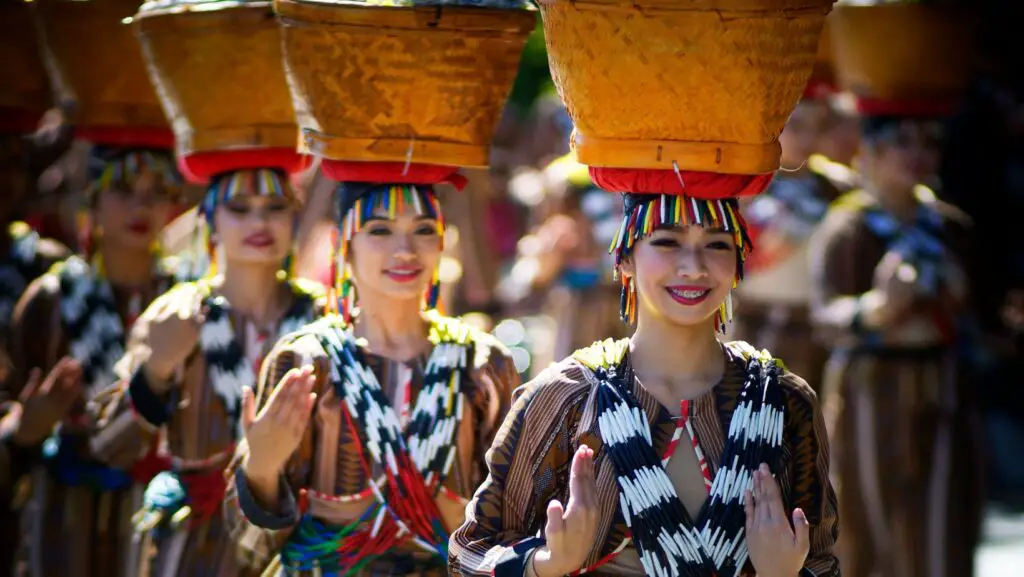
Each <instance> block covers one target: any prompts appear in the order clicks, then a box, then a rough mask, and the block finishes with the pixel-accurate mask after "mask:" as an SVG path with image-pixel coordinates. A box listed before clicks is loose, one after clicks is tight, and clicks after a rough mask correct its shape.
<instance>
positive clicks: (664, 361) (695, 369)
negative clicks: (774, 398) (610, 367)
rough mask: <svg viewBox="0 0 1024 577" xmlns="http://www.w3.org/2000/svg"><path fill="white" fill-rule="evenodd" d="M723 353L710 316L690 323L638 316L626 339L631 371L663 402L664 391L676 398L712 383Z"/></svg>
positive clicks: (690, 395) (699, 392)
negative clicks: (686, 324) (696, 322)
mask: <svg viewBox="0 0 1024 577" xmlns="http://www.w3.org/2000/svg"><path fill="white" fill-rule="evenodd" d="M723 355H724V353H723V351H722V346H721V344H720V343H719V342H718V338H717V336H716V333H715V329H714V325H713V321H712V320H710V319H709V320H708V322H707V323H702V324H699V325H694V326H682V325H678V324H675V323H670V322H667V321H661V320H658V319H646V320H645V319H640V320H639V321H638V322H637V327H636V331H635V332H634V333H633V336H632V338H631V339H630V362H631V364H632V366H633V371H634V372H635V373H636V374H637V377H638V378H639V379H640V381H641V382H643V383H645V385H644V386H645V388H648V390H649V391H651V392H652V393H654V394H655V396H656V397H659V400H662V402H663V403H664V402H665V401H664V400H663V399H662V397H663V396H665V395H667V396H670V397H671V398H672V400H673V401H676V402H678V401H679V400H682V399H692V398H695V397H697V396H700V395H702V394H704V393H705V392H707V391H708V390H709V389H710V388H711V387H713V386H714V385H716V384H717V383H718V381H719V380H720V379H721V377H722V371H723V370H724V367H725V363H724V356H723ZM659 390H660V391H661V392H663V393H664V395H659V394H657V392H658V391H659ZM667 406H671V405H667Z"/></svg>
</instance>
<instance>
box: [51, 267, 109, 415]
mask: <svg viewBox="0 0 1024 577" xmlns="http://www.w3.org/2000/svg"><path fill="white" fill-rule="evenodd" d="M57 278H58V281H59V284H60V314H61V320H62V322H63V324H64V334H65V336H66V338H67V341H68V353H69V356H71V358H73V359H75V360H76V361H78V362H79V363H80V364H81V366H82V382H83V384H84V385H85V390H86V394H87V395H88V396H91V394H92V393H94V392H96V391H97V390H98V389H100V388H102V387H106V386H108V385H110V384H111V383H113V382H115V381H116V380H117V376H116V375H115V373H114V364H115V363H117V361H118V360H120V358H121V357H122V356H123V355H124V341H125V330H124V323H122V322H121V316H120V314H118V311H117V301H116V300H115V299H114V290H113V288H111V286H110V283H109V282H108V281H107V280H106V279H105V278H103V277H102V276H101V275H98V274H96V272H95V271H94V270H93V268H92V266H90V265H89V263H87V262H86V261H85V260H83V259H82V258H79V257H77V256H72V257H70V258H68V259H67V260H65V261H64V262H62V263H61V264H59V265H58V269H57Z"/></svg>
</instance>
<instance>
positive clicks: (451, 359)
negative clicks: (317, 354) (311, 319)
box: [313, 315, 472, 499]
mask: <svg viewBox="0 0 1024 577" xmlns="http://www.w3.org/2000/svg"><path fill="white" fill-rule="evenodd" d="M431 321H432V326H431V330H430V333H431V334H430V340H431V342H432V343H433V344H434V350H433V351H432V352H431V354H430V357H429V359H428V361H427V365H426V368H425V369H424V374H423V387H422V388H421V389H420V392H419V394H418V395H417V396H416V401H415V402H414V403H413V406H412V412H411V419H410V421H409V424H408V426H407V427H406V430H405V432H404V433H403V431H402V429H401V424H400V422H399V419H398V415H397V414H396V413H395V410H394V407H393V406H392V404H391V403H390V402H389V401H388V398H387V395H386V394H385V393H384V390H383V389H381V386H380V383H379V382H378V381H377V377H376V376H375V375H374V374H373V371H372V370H371V369H370V368H369V367H368V366H367V365H366V362H365V360H364V358H363V355H362V353H361V351H360V348H359V346H358V345H357V343H356V338H355V336H354V335H353V334H352V331H351V330H350V329H348V328H346V327H345V326H344V324H343V323H342V322H341V321H340V320H339V319H337V318H325V319H324V320H323V321H320V323H322V324H321V325H320V326H319V327H313V328H314V332H315V334H316V335H317V336H318V337H319V339H320V342H321V345H323V347H324V350H325V351H327V354H328V356H329V357H330V360H331V375H330V379H331V383H332V385H333V386H334V388H335V391H336V393H337V395H338V397H339V398H341V399H342V400H343V401H344V403H345V405H346V406H347V407H348V408H349V412H350V414H351V415H352V418H353V419H354V420H355V422H356V423H358V424H360V425H361V426H362V427H363V428H364V430H365V432H366V437H367V445H366V448H367V450H369V452H370V454H371V457H372V458H373V461H374V462H375V463H376V464H377V465H378V466H380V467H381V468H382V469H383V470H385V471H387V472H389V473H391V474H393V475H395V476H396V477H399V478H401V476H402V472H401V471H400V467H399V465H400V463H399V461H400V460H401V456H403V455H408V456H409V458H411V460H412V464H413V465H414V466H415V467H416V468H417V469H418V470H419V473H420V474H421V475H422V477H423V481H424V483H426V485H427V486H428V487H434V488H435V489H437V490H439V489H440V486H441V484H442V483H443V481H444V479H445V478H446V477H447V475H448V473H449V471H450V470H451V467H452V464H453V463H454V460H455V438H456V431H457V430H458V425H459V423H460V422H461V420H462V414H463V404H464V402H465V401H464V396H463V395H462V379H463V378H465V374H464V373H465V369H466V368H467V366H468V365H467V358H468V356H469V352H470V346H471V343H472V337H471V334H470V329H469V328H468V326H467V325H465V324H463V323H461V322H459V321H457V320H455V319H449V318H444V317H441V316H440V315H436V316H432V318H431ZM370 485H371V489H373V490H374V491H375V493H377V497H378V498H380V499H382V498H383V497H382V495H380V494H379V488H378V487H376V486H375V483H374V481H373V480H371V482H370Z"/></svg>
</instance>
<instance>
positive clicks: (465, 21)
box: [274, 0, 538, 35]
mask: <svg viewBox="0 0 1024 577" xmlns="http://www.w3.org/2000/svg"><path fill="white" fill-rule="evenodd" d="M274 12H275V13H277V15H278V17H279V18H280V20H281V22H282V23H283V24H285V25H287V26H303V25H328V26H332V25H333V26H351V27H367V28H372V29H373V30H374V31H375V32H376V31H383V30H395V29H408V30H416V31H429V32H460V33H467V32H468V33H473V32H487V33H490V34H494V33H500V34H509V35H526V34H529V33H530V32H532V31H533V29H534V27H535V26H536V22H537V14H538V11H537V10H536V9H533V8H531V9H508V8H484V7H480V6H397V7H396V6H368V5H366V4H364V3H361V2H353V1H351V0H339V1H337V2H329V3H328V2H315V1H309V0H274Z"/></svg>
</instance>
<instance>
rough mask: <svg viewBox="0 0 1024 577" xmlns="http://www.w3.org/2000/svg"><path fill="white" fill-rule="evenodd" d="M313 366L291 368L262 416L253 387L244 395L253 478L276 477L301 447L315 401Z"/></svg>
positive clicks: (274, 392)
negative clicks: (254, 396)
mask: <svg viewBox="0 0 1024 577" xmlns="http://www.w3.org/2000/svg"><path fill="white" fill-rule="evenodd" d="M315 382H316V377H315V376H314V374H313V367H312V366H308V365H307V366H305V367H302V368H301V369H292V370H290V371H288V372H287V373H285V375H284V377H283V378H282V379H281V382H280V383H278V385H277V387H276V388H275V389H274V391H273V392H272V393H271V395H270V399H268V400H267V404H266V405H264V407H263V409H262V410H261V411H260V413H259V415H257V414H256V400H255V399H254V398H253V392H252V389H250V388H248V387H247V388H245V389H244V390H243V392H242V429H243V430H244V431H245V438H246V440H247V441H248V443H249V460H248V461H247V463H246V471H247V472H248V474H249V476H250V477H259V478H264V479H266V478H276V477H277V475H278V474H280V472H281V471H282V470H283V469H284V465H285V463H287V462H288V459H289V458H290V457H291V456H292V453H294V452H295V451H296V449H298V448H299V443H300V442H302V437H303V435H305V434H306V426H307V425H308V424H309V415H310V413H311V412H312V410H313V403H315V402H316V393H314V392H312V391H313V384H314V383H315Z"/></svg>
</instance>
